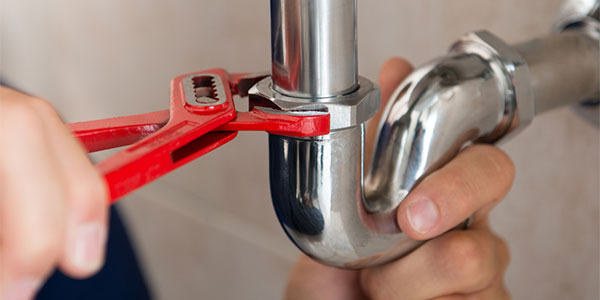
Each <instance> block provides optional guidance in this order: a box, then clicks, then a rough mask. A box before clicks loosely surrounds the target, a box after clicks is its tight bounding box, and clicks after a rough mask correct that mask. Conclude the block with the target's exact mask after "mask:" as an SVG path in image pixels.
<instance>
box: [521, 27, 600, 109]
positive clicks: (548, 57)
mask: <svg viewBox="0 0 600 300" xmlns="http://www.w3.org/2000/svg"><path fill="white" fill-rule="evenodd" d="M598 37H600V35H591V34H588V32H587V30H580V29H579V28H572V29H568V30H566V31H564V32H562V33H558V34H553V35H550V36H548V37H544V38H540V39H535V40H532V41H529V42H526V43H523V44H519V45H517V46H515V48H516V49H517V50H518V51H519V52H520V53H521V55H522V56H523V57H524V58H525V60H526V61H527V63H528V65H529V69H530V72H531V83H532V88H533V90H534V93H535V107H536V114H540V113H543V112H545V111H548V110H551V109H553V108H556V107H559V106H563V105H567V104H571V103H580V102H582V101H584V100H597V99H600V40H599V39H598Z"/></svg>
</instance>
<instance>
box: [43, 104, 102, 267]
mask: <svg viewBox="0 0 600 300" xmlns="http://www.w3.org/2000/svg"><path fill="white" fill-rule="evenodd" d="M38 106H39V107H38V109H37V110H36V111H37V112H38V113H39V114H40V116H41V117H42V118H44V121H45V124H47V129H48V131H49V132H51V133H52V134H49V135H48V138H49V142H50V146H51V150H53V151H54V153H55V155H56V158H57V160H58V169H57V171H58V172H59V173H60V175H61V176H62V177H63V178H64V180H65V183H66V184H65V201H66V210H67V219H66V235H65V248H64V251H63V253H62V255H61V257H60V267H61V269H62V270H63V271H64V272H65V273H66V274H68V275H70V276H72V277H76V278H82V277H87V276H90V275H92V274H93V273H95V272H97V271H98V270H99V269H100V267H101V266H102V264H103V262H104V251H105V244H106V236H107V223H108V206H107V201H108V195H107V192H106V191H107V188H106V184H105V182H104V179H103V178H102V177H101V176H100V174H99V173H98V171H97V170H96V168H95V167H94V166H93V165H92V163H91V162H90V160H89V159H88V157H87V154H86V152H85V151H84V149H83V147H82V146H81V145H80V143H79V142H78V141H77V140H76V139H74V138H73V137H72V135H71V133H70V132H69V131H68V129H67V128H66V126H65V125H64V124H63V123H62V121H61V119H60V118H59V116H58V115H57V114H56V112H55V111H54V109H53V108H52V107H50V106H49V105H48V104H46V103H45V102H43V103H41V104H38Z"/></svg>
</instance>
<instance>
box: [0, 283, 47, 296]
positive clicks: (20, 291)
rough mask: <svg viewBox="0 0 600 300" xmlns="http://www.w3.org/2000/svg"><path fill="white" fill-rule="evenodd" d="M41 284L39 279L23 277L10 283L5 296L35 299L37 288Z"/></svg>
mask: <svg viewBox="0 0 600 300" xmlns="http://www.w3.org/2000/svg"><path fill="white" fill-rule="evenodd" d="M40 285H41V280H39V279H31V278H30V279H22V280H19V281H17V282H15V283H14V284H12V285H10V286H8V287H7V289H6V293H5V294H4V296H5V297H4V298H3V299H6V300H30V299H33V297H34V296H35V293H36V292H37V289H38V288H39V287H40Z"/></svg>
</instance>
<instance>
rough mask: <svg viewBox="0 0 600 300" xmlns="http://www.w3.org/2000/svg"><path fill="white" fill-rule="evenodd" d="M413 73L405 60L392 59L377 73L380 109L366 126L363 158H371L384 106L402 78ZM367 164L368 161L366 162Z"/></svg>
mask: <svg viewBox="0 0 600 300" xmlns="http://www.w3.org/2000/svg"><path fill="white" fill-rule="evenodd" d="M412 71H413V66H412V65H411V64H410V63H409V62H408V61H407V60H405V59H403V58H399V57H394V58H390V59H388V60H387V61H386V62H385V63H384V64H383V67H381V71H380V72H379V86H380V88H381V108H380V109H379V111H378V112H377V113H376V114H375V115H374V116H373V117H372V118H371V120H370V121H369V124H368V126H367V136H366V141H367V143H366V144H365V157H368V158H370V157H371V153H372V152H371V151H372V149H373V146H374V145H373V142H372V141H373V139H375V136H376V135H377V126H378V125H379V121H380V119H381V114H382V113H383V111H384V109H385V106H386V104H387V103H388V102H389V100H390V97H391V96H392V94H393V93H394V91H395V90H396V88H397V87H398V85H399V84H400V83H402V81H404V78H406V76H408V74H410V73H411V72H412ZM367 162H368V160H367Z"/></svg>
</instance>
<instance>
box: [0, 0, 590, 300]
mask: <svg viewBox="0 0 600 300" xmlns="http://www.w3.org/2000/svg"><path fill="white" fill-rule="evenodd" d="M0 3H2V4H1V5H3V6H2V7H0V14H1V15H0V16H1V17H2V23H1V25H0V30H1V32H0V33H1V42H2V46H1V50H2V52H1V58H2V60H1V61H0V71H1V75H2V76H3V77H5V78H6V79H8V80H9V81H11V82H12V83H14V84H16V85H17V86H19V87H21V88H23V89H25V90H27V91H31V92H32V93H35V94H37V95H40V96H42V97H44V98H47V99H49V100H50V101H52V103H54V104H55V105H56V107H57V108H58V110H59V111H60V112H61V113H62V115H63V116H64V118H65V119H66V120H67V121H79V120H88V119H95V118H103V117H109V116H114V115H125V114H134V113H140V112H146V111H152V110H157V109H162V108H165V107H166V106H167V103H168V82H169V80H170V79H171V78H172V77H174V76H175V75H178V74H181V73H184V72H190V71H195V70H201V69H207V68H212V67H225V68H227V69H229V70H231V71H255V70H267V69H268V68H269V59H270V57H269V12H268V8H269V5H268V1H267V0H261V1H256V0H255V1H248V0H229V1H214V0H213V1H199V0H195V1H192V0H170V1H167V0H151V1H150V0H137V1H134V0H86V1H78V0H37V1H36V0H3V1H1V2H0ZM559 4H560V1H559V0H527V1H524V0H503V1H500V0H496V1H481V0H454V1H433V0H410V1H408V0H404V1H391V0H379V1H367V0H359V7H360V10H359V51H360V55H359V59H360V72H361V74H362V75H365V76H367V77H369V78H372V79H375V78H376V76H377V70H378V68H379V66H380V65H381V64H382V62H383V61H384V60H385V59H386V58H387V57H389V56H392V55H402V56H405V57H407V58H409V59H411V60H412V61H414V62H416V63H422V62H424V61H425V60H427V59H430V58H433V57H434V56H435V55H438V54H441V53H443V52H444V51H445V49H446V48H447V47H448V45H449V44H450V43H451V42H452V41H453V40H454V39H456V38H457V37H458V36H459V35H460V34H462V33H464V32H466V31H469V30H475V29H481V28H486V29H490V30H491V31H493V32H495V33H497V34H498V35H500V36H501V37H503V38H505V39H506V40H507V41H509V42H517V41H520V40H523V39H526V38H528V37H532V36H535V35H540V34H544V33H546V32H548V29H549V25H550V24H551V22H552V19H553V16H554V14H555V11H556V10H557V8H558V6H559ZM501 147H502V148H503V149H505V150H506V151H508V153H509V154H510V155H511V157H512V158H513V159H514V160H515V162H516V165H517V179H516V182H515V185H514V187H513V189H512V191H511V193H510V194H509V196H508V197H507V199H506V200H505V201H504V202H502V204H500V206H499V207H498V209H496V211H495V212H494V214H493V223H494V224H495V225H496V226H495V227H496V230H497V231H498V232H499V233H501V234H502V235H503V236H505V237H506V239H507V240H508V243H509V244H510V247H511V250H512V258H513V260H512V264H511V267H510V269H509V271H508V277H507V284H508V286H509V288H510V289H511V291H512V293H513V295H514V297H515V299H598V280H599V275H598V266H599V257H598V255H599V254H598V251H599V223H598V222H599V221H598V220H599V215H598V200H599V198H600V195H599V190H598V186H599V181H600V180H599V172H598V170H599V157H598V156H599V136H598V129H597V128H594V127H593V126H591V125H589V124H588V123H585V122H584V121H583V120H581V119H579V118H578V117H577V116H576V115H575V114H574V113H573V112H572V110H571V109H570V108H565V109H562V110H559V111H555V112H551V113H549V114H546V115H543V116H541V117H539V118H538V119H536V120H535V121H534V124H533V126H531V127H530V128H529V129H528V130H527V131H525V132H524V133H523V134H521V135H520V136H518V137H516V138H515V139H513V140H511V141H509V142H507V143H504V144H503V145H502V146H501ZM266 151H267V147H266V135H265V134H261V133H242V134H240V136H239V138H237V139H236V140H235V141H233V142H232V143H230V144H229V145H227V146H225V147H223V148H222V149H219V150H218V151H216V152H214V153H211V154H209V155H207V156H205V157H203V158H202V159H199V160H197V161H196V162H193V163H191V164H190V165H188V166H186V167H184V168H181V169H180V170H178V171H176V172H174V173H173V174H171V175H169V176H166V177H165V178H163V179H161V180H159V181H158V182H156V183H155V184H152V185H150V186H148V187H146V188H143V189H141V190H140V191H139V192H137V193H135V194H133V195H132V196H130V197H128V198H127V199H124V200H123V201H122V203H121V204H120V206H121V208H123V209H124V210H125V212H126V215H127V217H128V223H129V224H130V225H131V230H132V231H133V233H134V234H135V237H134V238H135V240H136V242H137V245H138V248H139V250H140V252H141V257H142V259H143V263H144V267H145V268H146V270H147V271H148V274H149V278H150V280H151V282H152V284H153V285H154V289H155V291H156V293H157V295H158V296H160V298H162V299H193V298H206V299H215V298H220V299H277V298H279V297H280V295H281V291H282V289H283V286H284V283H285V279H286V276H287V272H288V271H289V268H290V266H291V264H292V263H293V260H294V259H295V257H296V256H297V254H298V251H297V250H296V249H295V248H293V246H292V245H291V244H290V243H289V242H288V241H287V239H286V237H285V236H284V234H283V232H282V231H281V230H280V228H279V225H278V223H277V221H276V219H275V217H274V213H273V212H272V207H271V204H270V200H269V191H268V180H267V178H268V176H267V155H266ZM100 156H101V155H100Z"/></svg>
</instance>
